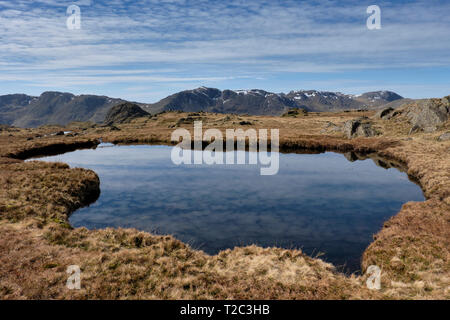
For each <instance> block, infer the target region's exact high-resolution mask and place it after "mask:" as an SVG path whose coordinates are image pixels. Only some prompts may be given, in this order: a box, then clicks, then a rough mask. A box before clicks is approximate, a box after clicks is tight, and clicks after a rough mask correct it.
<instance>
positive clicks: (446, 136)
mask: <svg viewBox="0 0 450 320" xmlns="http://www.w3.org/2000/svg"><path fill="white" fill-rule="evenodd" d="M449 140H450V132H446V133H444V134H442V135H440V136H439V138H438V141H449Z"/></svg>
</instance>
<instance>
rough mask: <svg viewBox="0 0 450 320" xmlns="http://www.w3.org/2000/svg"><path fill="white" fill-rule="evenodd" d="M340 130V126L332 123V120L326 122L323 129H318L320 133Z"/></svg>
mask: <svg viewBox="0 0 450 320" xmlns="http://www.w3.org/2000/svg"><path fill="white" fill-rule="evenodd" d="M340 131H342V128H341V127H339V126H338V125H336V124H334V123H333V122H329V121H328V122H327V123H326V124H325V125H324V126H323V129H322V130H321V131H320V132H321V133H327V132H340Z"/></svg>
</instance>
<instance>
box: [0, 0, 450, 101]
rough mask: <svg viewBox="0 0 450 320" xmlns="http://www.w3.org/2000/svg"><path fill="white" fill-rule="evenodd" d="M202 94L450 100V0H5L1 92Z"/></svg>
mask: <svg viewBox="0 0 450 320" xmlns="http://www.w3.org/2000/svg"><path fill="white" fill-rule="evenodd" d="M73 3H75V4H78V5H79V6H80V8H81V29H80V30H69V29H68V28H67V27H66V20H67V18H68V15H67V14H66V9H67V7H68V6H69V5H71V4H73ZM373 4H376V5H378V6H380V8H381V18H382V28H381V30H368V29H367V27H366V20H367V18H368V16H369V14H367V13H366V9H367V7H368V6H369V5H373ZM199 86H208V87H216V88H220V89H251V88H258V89H265V90H268V91H274V92H289V91H291V90H301V89H317V90H328V91H341V92H344V93H352V94H359V93H362V92H367V91H373V90H392V91H395V92H397V93H399V94H401V95H403V96H406V97H411V98H425V97H441V96H444V95H448V94H450V1H437V0H424V1H378V0H371V1H364V0H357V1H331V0H322V1H304V0H302V1H293V0H284V1H283V0H269V1H265V0H261V1H257V0H214V1H203V0H198V1H190V0H142V1H131V0H109V1H105V0H101V1H100V0H79V1H75V2H70V1H59V0H39V1H27V0H14V1H10V0H0V94H8V93H19V92H20V93H27V94H32V95H39V94H41V93H42V92H43V91H49V90H55V91H65V92H72V93H75V94H81V93H91V94H102V95H108V96H112V97H120V98H125V99H129V100H134V101H139V102H155V101H157V100H159V99H161V98H163V97H165V96H167V95H169V94H172V93H174V92H177V91H180V90H186V89H192V88H196V87H199Z"/></svg>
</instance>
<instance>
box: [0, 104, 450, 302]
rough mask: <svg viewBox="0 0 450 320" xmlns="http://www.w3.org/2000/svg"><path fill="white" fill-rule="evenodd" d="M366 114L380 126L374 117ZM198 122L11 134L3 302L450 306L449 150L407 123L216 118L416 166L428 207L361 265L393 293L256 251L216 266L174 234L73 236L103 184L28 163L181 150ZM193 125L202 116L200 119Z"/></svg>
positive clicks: (0, 205)
mask: <svg viewBox="0 0 450 320" xmlns="http://www.w3.org/2000/svg"><path fill="white" fill-rule="evenodd" d="M363 115H367V116H371V115H372V113H371V112H367V113H364V114H363ZM188 116H189V115H188V114H183V113H175V112H166V113H164V114H160V115H157V116H153V117H151V118H149V117H145V118H141V119H136V120H133V121H132V122H131V123H128V124H122V125H118V127H119V129H120V130H111V129H110V128H108V127H99V126H92V125H89V126H87V125H85V124H77V123H74V124H71V126H70V130H71V131H73V132H74V135H72V136H52V135H51V134H52V133H53V132H54V131H55V130H61V128H54V127H42V128H38V129H11V130H9V131H8V130H6V131H5V130H4V131H2V132H0V185H1V189H0V297H1V298H3V299H18V298H19V299H449V298H450V296H449V286H450V282H449V281H450V270H449V267H450V263H449V248H450V244H449V239H450V234H449V233H450V159H449V154H450V142H448V141H447V142H438V141H437V137H438V136H439V135H440V134H442V132H443V131H448V129H449V127H450V125H449V124H448V123H447V124H446V125H445V126H444V127H443V128H442V130H440V131H438V132H436V133H419V134H415V135H413V136H408V132H409V128H408V124H407V123H404V122H402V121H400V120H395V121H381V120H374V127H375V128H376V129H377V131H379V132H381V135H380V136H378V137H376V138H357V139H352V140H348V139H346V138H345V137H344V136H343V134H342V133H341V132H339V131H332V132H325V133H324V131H323V128H324V126H325V125H327V123H329V122H332V123H334V124H336V125H341V124H343V123H344V122H345V121H346V120H349V119H352V118H355V117H359V116H361V113H360V112H359V113H352V112H348V113H347V112H345V113H344V112H342V113H325V114H316V113H309V115H308V116H307V117H297V118H292V117H287V118H286V117H256V116H255V117H252V116H237V115H221V114H205V113H202V114H201V115H200V116H201V118H202V120H203V127H204V129H207V128H213V127H214V128H219V129H222V130H225V129H226V128H233V127H242V128H244V129H245V128H248V126H243V125H242V126H241V125H240V124H239V123H242V122H249V123H251V124H252V126H251V127H252V128H255V129H258V128H278V129H280V147H281V149H282V150H285V151H294V152H306V151H307V152H323V151H341V152H358V153H365V154H367V153H369V154H370V153H377V154H378V156H381V157H384V158H387V159H392V161H393V162H396V163H400V164H402V165H404V166H405V167H406V170H407V172H408V174H410V175H411V176H414V177H415V178H416V179H417V181H418V182H419V183H420V185H421V186H422V188H423V190H424V194H425V195H426V197H427V200H426V201H425V202H420V203H407V204H405V205H404V206H403V208H402V210H401V211H400V212H399V213H398V214H397V215H396V216H394V217H393V218H391V219H390V220H389V221H387V222H386V223H385V225H384V227H383V229H382V230H380V232H379V233H378V234H376V235H375V236H374V242H373V243H372V244H371V245H370V246H369V247H368V248H367V250H366V251H365V253H364V255H363V257H362V267H363V269H366V268H367V267H368V266H369V265H372V264H375V265H378V266H380V267H381V268H382V290H381V291H370V290H368V289H367V288H366V287H365V281H366V277H365V276H356V275H352V276H345V275H343V274H341V273H339V272H337V271H336V269H335V268H334V267H333V266H332V265H331V264H328V263H325V262H323V261H322V260H320V259H319V258H311V257H308V256H306V255H304V254H303V253H302V252H301V251H299V250H286V249H279V248H268V249H263V248H260V247H256V246H249V247H244V248H235V249H233V250H226V251H223V252H221V253H219V254H218V255H216V256H209V255H206V254H205V253H203V252H202V251H198V250H194V249H192V248H191V247H190V246H188V245H187V244H184V243H182V242H180V241H178V240H176V239H174V238H173V237H170V236H155V235H151V234H148V233H145V232H140V231H138V230H134V229H111V228H108V229H103V230H87V229H85V228H78V229H73V228H72V227H71V226H70V225H69V223H68V216H69V215H70V214H71V213H72V212H73V211H74V210H76V209H77V208H79V207H81V206H84V205H87V204H89V203H90V202H92V201H94V200H95V199H96V197H97V196H98V192H99V181H98V177H97V175H96V174H95V173H94V172H92V171H89V170H84V169H70V168H69V167H68V166H67V165H65V164H61V163H43V162H39V161H31V162H23V161H21V160H20V159H23V158H25V157H28V156H30V155H38V154H42V153H49V152H50V153H51V152H65V151H69V150H73V149H74V148H80V147H93V146H95V145H96V144H97V143H98V139H103V141H105V142H114V143H165V144H167V143H170V140H169V139H170V134H171V132H172V130H173V127H174V126H176V125H177V123H178V126H182V127H185V128H187V129H190V130H192V125H190V124H180V123H179V119H180V118H186V117H188ZM191 116H192V115H191ZM69 265H79V266H80V267H81V269H82V289H81V290H79V291H77V290H68V289H67V288H66V286H65V284H66V280H67V276H68V275H67V274H66V268H67V266H69Z"/></svg>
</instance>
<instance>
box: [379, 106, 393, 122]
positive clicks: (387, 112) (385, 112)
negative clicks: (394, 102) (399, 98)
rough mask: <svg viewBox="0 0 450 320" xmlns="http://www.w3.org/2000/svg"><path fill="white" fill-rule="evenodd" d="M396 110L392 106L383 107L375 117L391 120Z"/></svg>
mask: <svg viewBox="0 0 450 320" xmlns="http://www.w3.org/2000/svg"><path fill="white" fill-rule="evenodd" d="M394 112H395V109H394V108H391V107H388V108H384V109H381V110H380V111H378V112H377V113H376V114H375V119H383V120H389V119H391V118H392V116H393V114H394Z"/></svg>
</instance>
